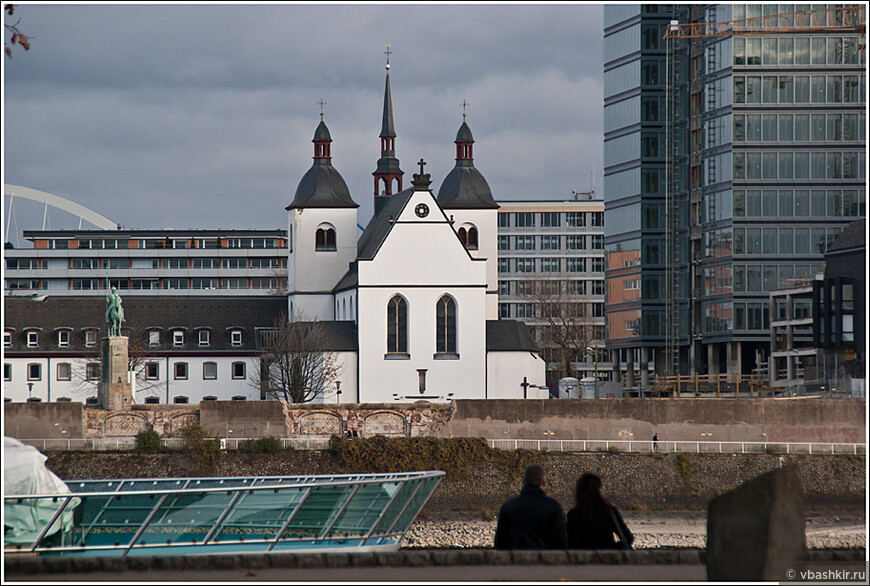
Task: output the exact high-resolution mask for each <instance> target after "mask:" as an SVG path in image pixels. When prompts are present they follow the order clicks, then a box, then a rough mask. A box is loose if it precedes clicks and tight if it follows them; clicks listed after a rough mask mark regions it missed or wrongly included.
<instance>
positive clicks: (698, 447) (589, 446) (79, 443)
mask: <svg viewBox="0 0 870 586" xmlns="http://www.w3.org/2000/svg"><path fill="white" fill-rule="evenodd" d="M213 439H214V440H215V441H217V442H219V444H220V448H221V449H222V450H228V451H236V450H238V449H240V448H243V447H244V446H243V444H244V443H245V442H247V441H251V440H252V439H256V438H213ZM278 439H279V441H280V442H281V446H282V447H283V448H291V447H292V448H294V449H297V450H325V449H327V448H328V447H329V438H326V437H294V438H278ZM19 441H21V442H22V443H25V444H27V445H30V446H33V447H35V448H36V449H38V450H40V451H43V452H46V451H59V450H66V451H73V450H77V451H81V450H92V451H110V450H117V451H127V450H133V449H135V448H136V438H133V437H125V438H115V439H62V440H60V439H57V440H56V439H20V440H19ZM161 441H162V442H163V445H164V446H166V447H167V448H170V449H179V448H183V447H184V442H185V440H183V439H181V438H163V439H162V440H161ZM486 441H487V443H488V444H489V446H490V447H492V448H498V449H502V450H536V451H550V452H658V453H678V452H679V453H686V452H694V453H718V454H763V453H776V454H812V455H819V454H866V453H867V444H859V443H826V442H776V441H737V440H721V441H720V440H706V441H705V440H688V441H686V440H659V441H658V442H656V443H654V442H653V441H652V440H625V439H615V440H614V439H505V438H499V439H487V440H486Z"/></svg>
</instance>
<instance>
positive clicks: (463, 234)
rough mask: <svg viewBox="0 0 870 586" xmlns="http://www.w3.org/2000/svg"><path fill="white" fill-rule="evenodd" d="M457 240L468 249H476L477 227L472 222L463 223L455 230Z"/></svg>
mask: <svg viewBox="0 0 870 586" xmlns="http://www.w3.org/2000/svg"><path fill="white" fill-rule="evenodd" d="M457 234H458V235H459V241H460V242H462V244H463V245H464V246H465V248H467V249H468V250H477V228H476V227H475V226H474V224H464V225H463V226H461V227H460V228H459V231H458V232H457Z"/></svg>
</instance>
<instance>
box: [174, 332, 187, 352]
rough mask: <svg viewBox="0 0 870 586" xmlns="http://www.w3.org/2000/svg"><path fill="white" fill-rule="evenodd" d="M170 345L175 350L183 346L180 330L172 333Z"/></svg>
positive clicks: (182, 334) (182, 333)
mask: <svg viewBox="0 0 870 586" xmlns="http://www.w3.org/2000/svg"><path fill="white" fill-rule="evenodd" d="M172 345H173V346H175V347H176V348H179V347H181V346H184V332H182V331H181V330H175V331H174V332H172Z"/></svg>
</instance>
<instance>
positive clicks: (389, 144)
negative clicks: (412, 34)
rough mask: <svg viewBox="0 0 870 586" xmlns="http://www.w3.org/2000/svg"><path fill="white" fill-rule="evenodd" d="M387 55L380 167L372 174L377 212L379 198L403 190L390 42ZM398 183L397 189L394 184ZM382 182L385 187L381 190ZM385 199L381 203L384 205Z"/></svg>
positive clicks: (376, 209) (387, 45)
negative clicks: (397, 142) (397, 144)
mask: <svg viewBox="0 0 870 586" xmlns="http://www.w3.org/2000/svg"><path fill="white" fill-rule="evenodd" d="M385 47H386V51H384V53H385V54H386V55H387V76H386V77H387V80H386V85H385V87H384V116H383V120H382V122H381V134H380V138H381V158H380V159H378V167H377V169H376V170H375V172H374V173H372V175H373V176H374V178H375V213H377V212H378V209H379V207H380V206H379V198H385V197H387V196H391V195H393V194H395V193H398V192H400V191H402V175H403V174H404V173H403V172H402V170H401V169H400V168H399V159H397V158H396V129H395V126H394V125H393V100H392V96H391V95H390V54H391V53H392V51H390V44H389V43H387V44H386V45H385ZM394 183H395V184H396V189H395V191H394V190H393V184H394ZM380 184H383V189H382V190H381V191H379V187H380ZM383 203H384V202H383V201H381V202H380V205H383Z"/></svg>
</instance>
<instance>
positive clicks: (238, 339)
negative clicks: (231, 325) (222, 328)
mask: <svg viewBox="0 0 870 586" xmlns="http://www.w3.org/2000/svg"><path fill="white" fill-rule="evenodd" d="M230 345H231V346H241V345H242V331H241V330H233V331H231V332H230Z"/></svg>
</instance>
